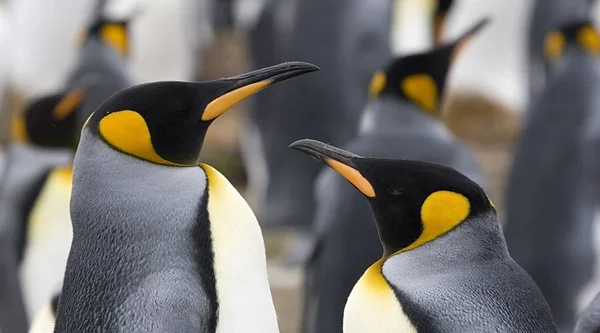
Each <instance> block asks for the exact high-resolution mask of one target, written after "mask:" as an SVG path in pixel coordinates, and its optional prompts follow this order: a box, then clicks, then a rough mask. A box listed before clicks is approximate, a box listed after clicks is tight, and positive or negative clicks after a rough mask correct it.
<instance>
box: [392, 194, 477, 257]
mask: <svg viewBox="0 0 600 333" xmlns="http://www.w3.org/2000/svg"><path fill="white" fill-rule="evenodd" d="M470 211H471V203H470V202H469V199H467V198H466V197H465V196H463V195H462V194H458V193H456V192H451V191H437V192H434V193H432V194H430V195H429V196H428V197H427V199H425V201H424V202H423V205H422V206H421V223H422V224H423V232H422V233H421V236H419V238H417V240H416V241H415V242H414V243H412V244H411V245H409V246H408V247H406V248H404V249H402V250H401V251H402V252H404V251H408V250H411V249H414V248H416V247H419V246H421V245H423V244H425V243H427V242H430V241H432V240H434V239H435V238H437V237H439V236H442V235H443V234H445V233H447V232H448V231H450V230H452V229H454V227H456V226H457V225H458V224H460V223H461V222H462V221H464V220H465V219H466V218H467V216H469V212H470Z"/></svg>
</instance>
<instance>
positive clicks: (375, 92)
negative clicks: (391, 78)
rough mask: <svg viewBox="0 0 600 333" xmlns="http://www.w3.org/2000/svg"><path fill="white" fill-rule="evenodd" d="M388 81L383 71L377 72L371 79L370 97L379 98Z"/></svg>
mask: <svg viewBox="0 0 600 333" xmlns="http://www.w3.org/2000/svg"><path fill="white" fill-rule="evenodd" d="M386 81H387V79H386V77H385V73H383V72H381V71H377V72H375V74H373V77H372V78H371V84H370V85H369V96H371V97H372V98H375V97H377V96H379V94H380V93H381V91H382V90H383V88H384V87H385V83H386Z"/></svg>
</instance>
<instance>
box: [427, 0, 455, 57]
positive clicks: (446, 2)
mask: <svg viewBox="0 0 600 333" xmlns="http://www.w3.org/2000/svg"><path fill="white" fill-rule="evenodd" d="M453 3H454V0H437V3H436V5H435V10H434V12H433V27H432V29H431V30H432V33H433V44H434V45H435V46H439V45H441V43H442V35H443V32H444V27H445V25H446V20H447V19H448V13H449V12H450V8H451V7H452V4H453Z"/></svg>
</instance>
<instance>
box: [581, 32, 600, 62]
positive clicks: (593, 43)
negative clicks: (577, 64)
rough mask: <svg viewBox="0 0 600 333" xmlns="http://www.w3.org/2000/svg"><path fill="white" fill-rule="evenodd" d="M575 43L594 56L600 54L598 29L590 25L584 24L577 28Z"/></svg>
mask: <svg viewBox="0 0 600 333" xmlns="http://www.w3.org/2000/svg"><path fill="white" fill-rule="evenodd" d="M577 43H578V44H579V45H580V46H581V47H583V48H584V49H586V50H588V51H589V52H591V53H592V54H593V55H595V56H597V55H599V54H600V36H599V35H598V31H596V29H594V27H592V26H591V25H586V26H585V27H583V28H581V29H579V31H578V32H577Z"/></svg>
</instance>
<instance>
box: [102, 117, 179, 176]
mask: <svg viewBox="0 0 600 333" xmlns="http://www.w3.org/2000/svg"><path fill="white" fill-rule="evenodd" d="M98 130H99V132H100V135H101V136H102V138H103V139H104V140H105V141H106V142H108V143H109V144H110V145H111V146H113V147H115V148H116V149H118V150H120V151H122V152H124V153H127V154H129V155H133V156H135V157H138V158H141V159H143V160H146V161H148V162H152V163H156V164H162V165H170V166H182V165H181V164H177V163H173V162H171V161H167V160H165V159H163V158H162V157H160V156H159V155H158V154H157V153H156V151H154V147H153V146H152V140H151V137H150V130H149V129H148V126H147V125H146V121H145V120H144V118H143V117H142V116H141V115H140V114H139V113H137V112H135V111H131V110H123V111H118V112H113V113H111V114H108V115H107V116H105V117H104V118H102V119H101V120H100V124H99V125H98Z"/></svg>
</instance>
